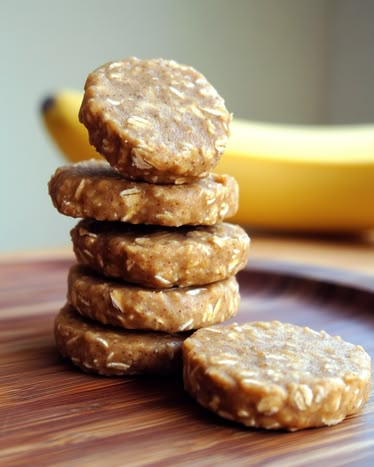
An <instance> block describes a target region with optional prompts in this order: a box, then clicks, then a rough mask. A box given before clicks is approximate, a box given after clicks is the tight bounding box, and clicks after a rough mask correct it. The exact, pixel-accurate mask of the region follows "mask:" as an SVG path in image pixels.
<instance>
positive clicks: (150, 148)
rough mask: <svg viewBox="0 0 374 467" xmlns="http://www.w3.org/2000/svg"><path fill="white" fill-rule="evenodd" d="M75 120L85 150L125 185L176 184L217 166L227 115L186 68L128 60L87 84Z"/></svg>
mask: <svg viewBox="0 0 374 467" xmlns="http://www.w3.org/2000/svg"><path fill="white" fill-rule="evenodd" d="M79 119H80V121H81V122H82V123H83V124H84V125H85V126H86V127H87V129H88V133H89V137H90V143H91V144H93V145H94V146H95V147H96V149H97V151H98V152H99V153H101V154H102V155H103V156H105V157H106V159H107V160H108V162H109V163H110V164H111V165H112V166H113V167H115V168H117V169H118V171H119V172H120V173H121V174H122V175H123V176H124V177H126V178H129V179H133V180H145V181H148V182H151V183H175V184H181V183H189V182H191V181H193V180H196V178H202V177H205V176H206V175H207V174H208V172H209V171H211V170H212V169H213V168H214V167H215V166H216V165H217V163H218V160H219V158H220V156H221V155H222V154H223V151H224V149H225V147H226V143H227V139H228V136H229V123H230V120H231V115H230V114H229V112H228V111H227V109H226V107H225V105H224V101H223V99H222V98H221V97H220V96H219V95H218V93H217V91H216V90H215V89H214V87H213V86H212V85H211V84H210V83H209V82H208V81H207V80H206V79H205V78H204V76H202V75H201V74H200V73H198V72H197V71H196V70H194V69H193V68H192V67H190V66H186V65H180V64H178V63H176V62H174V61H168V60H163V59H153V60H140V59H137V58H129V59H127V60H123V61H117V62H110V63H107V64H105V65H103V66H101V67H100V68H98V69H96V70H95V71H93V72H92V73H91V74H90V75H89V76H88V78H87V81H86V84H85V94H84V98H83V102H82V106H81V109H80V112H79Z"/></svg>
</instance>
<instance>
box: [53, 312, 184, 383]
mask: <svg viewBox="0 0 374 467" xmlns="http://www.w3.org/2000/svg"><path fill="white" fill-rule="evenodd" d="M54 331H55V340H56V345H57V348H58V350H59V352H60V353H61V354H62V355H63V356H64V357H66V358H69V359H70V360H71V361H72V362H73V363H74V364H75V365H77V366H78V367H80V368H81V369H82V370H83V371H85V372H88V373H99V374H101V375H106V376H114V375H118V376H119V375H132V374H143V373H144V374H147V373H160V374H167V373H171V372H175V371H178V370H180V369H181V367H182V361H181V354H182V351H181V346H182V342H183V340H184V339H185V337H186V335H187V334H166V333H157V332H145V331H130V330H125V329H114V328H110V327H105V326H102V325H99V324H97V323H94V322H93V321H90V320H88V319H87V320H85V319H83V318H82V317H81V316H80V315H79V313H78V312H77V311H76V310H74V308H73V307H71V306H70V305H68V304H66V305H65V306H64V307H63V308H62V309H61V311H60V312H59V314H58V315H57V317H56V319H55V328H54Z"/></svg>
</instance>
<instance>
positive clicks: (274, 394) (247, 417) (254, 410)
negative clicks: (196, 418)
mask: <svg viewBox="0 0 374 467" xmlns="http://www.w3.org/2000/svg"><path fill="white" fill-rule="evenodd" d="M183 360H184V385H185V389H186V390H187V391H188V392H189V393H190V394H191V395H192V396H193V397H194V398H196V399H197V401H198V402H199V403H200V404H201V405H202V406H204V407H206V408H208V409H210V410H211V411H213V412H215V413H217V414H218V415H220V416H222V417H224V418H227V419H230V420H235V421H237V422H240V423H242V424H244V425H247V426H250V427H260V428H266V429H284V430H290V431H295V430H300V429H303V428H309V427H317V426H322V425H334V424H336V423H339V422H340V421H342V420H343V419H344V418H345V417H346V416H347V415H350V414H354V413H356V412H358V411H359V410H360V409H361V408H362V406H363V405H364V404H365V402H366V401H367V400H368V397H369V394H370V388H371V362H370V357H369V355H368V354H367V353H366V352H365V351H364V349H363V348H362V347H360V346H356V345H353V344H350V343H347V342H344V341H343V340H342V339H341V338H340V337H332V336H330V335H328V334H327V333H326V332H324V331H321V332H315V331H313V330H311V329H309V328H306V327H304V328H302V327H298V326H295V325H292V324H284V323H280V322H277V321H273V322H255V323H247V324H244V325H241V326H239V325H238V324H233V325H228V326H214V327H211V328H205V329H201V330H199V331H196V332H195V333H194V334H193V335H192V336H191V337H189V338H187V339H186V341H185V342H184V344H183Z"/></svg>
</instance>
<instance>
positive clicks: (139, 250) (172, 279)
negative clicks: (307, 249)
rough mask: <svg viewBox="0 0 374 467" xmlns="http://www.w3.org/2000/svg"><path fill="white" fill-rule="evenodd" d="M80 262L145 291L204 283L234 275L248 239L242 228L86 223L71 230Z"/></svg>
mask: <svg viewBox="0 0 374 467" xmlns="http://www.w3.org/2000/svg"><path fill="white" fill-rule="evenodd" d="M71 237H72V240H73V247H74V253H75V255H76V257H77V260H78V262H80V263H82V264H86V265H88V266H91V267H92V268H93V269H95V270H96V271H97V272H99V273H101V274H103V275H105V276H107V277H114V278H121V279H123V280H125V281H127V282H130V283H135V284H140V285H142V286H145V287H154V288H169V287H174V286H179V287H187V286H191V285H197V286H200V285H203V284H207V283H211V282H215V281H219V280H222V279H226V278H227V277H229V276H232V275H234V274H236V273H237V272H238V271H239V270H240V269H242V268H243V267H244V266H245V265H246V263H247V260H248V255H249V237H248V235H247V233H246V232H245V231H244V230H243V229H242V228H241V227H239V226H238V225H234V224H229V223H222V224H217V225H213V226H205V227H199V226H198V227H176V228H172V227H169V228H167V227H158V226H146V225H131V224H125V223H123V222H97V221H93V220H88V219H85V220H83V221H80V222H79V223H78V224H77V225H76V226H75V227H74V228H73V229H72V231H71Z"/></svg>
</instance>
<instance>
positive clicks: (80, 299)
mask: <svg viewBox="0 0 374 467" xmlns="http://www.w3.org/2000/svg"><path fill="white" fill-rule="evenodd" d="M79 117H80V120H81V121H82V122H83V123H84V125H85V126H86V127H87V129H88V132H89V137H90V142H91V143H92V144H93V145H94V146H95V147H96V149H97V150H98V151H99V152H100V153H101V154H102V155H103V156H104V157H105V158H106V159H107V160H108V162H109V163H107V162H97V161H96V162H95V161H89V162H85V163H79V164H76V165H73V166H67V167H61V168H59V169H57V171H56V173H55V175H54V176H53V177H52V178H51V180H50V182H49V193H50V196H51V198H52V201H53V203H54V206H55V207H56V208H57V209H58V211H59V212H61V213H62V214H65V215H68V216H72V217H77V218H83V220H82V221H80V222H79V223H78V224H77V226H76V227H75V228H73V230H72V232H71V235H72V241H73V247H74V252H75V255H76V258H77V261H78V263H79V264H78V265H74V266H73V267H72V268H71V270H70V273H69V278H68V304H67V305H65V307H64V308H63V309H62V310H61V311H60V313H59V315H58V316H57V318H56V322H55V336H56V343H57V346H58V348H59V350H60V352H61V353H62V354H63V355H64V356H66V357H68V358H70V359H71V360H72V362H73V363H74V364H76V365H78V366H79V367H81V368H82V369H83V370H84V371H92V372H97V373H100V374H104V375H113V374H116V375H118V374H134V373H152V372H156V373H166V372H170V371H174V370H176V369H178V368H179V369H180V367H181V346H182V342H183V340H184V339H185V337H187V336H188V335H189V334H190V333H189V332H188V331H191V330H194V329H198V328H201V327H206V326H209V325H212V324H216V323H220V322H222V321H225V320H227V319H228V318H230V317H232V316H234V315H235V314H236V312H237V310H238V306H239V290H238V284H237V281H236V279H235V274H236V273H237V272H238V271H239V270H240V269H242V268H243V267H244V265H245V264H246V262H247V259H248V250H249V238H248V236H247V234H246V232H245V231H244V230H243V229H242V228H240V227H239V226H236V225H233V224H229V223H225V222H223V221H224V220H225V219H226V218H227V217H230V216H231V215H233V214H234V213H235V212H236V210H237V208H238V186H237V183H236V181H235V180H234V179H233V178H232V177H230V176H228V175H216V174H213V173H211V170H212V169H213V168H214V166H215V165H216V164H217V162H218V160H219V158H220V156H221V155H222V153H223V151H224V149H225V145H226V142H227V139H228V137H229V123H230V120H231V115H230V114H229V113H228V112H227V110H226V108H225V106H224V102H223V99H222V98H221V97H220V96H219V95H218V94H217V92H216V90H215V89H214V88H213V87H212V86H211V85H210V84H209V83H208V82H207V80H206V79H205V78H204V77H203V76H202V75H201V74H200V73H198V72H197V71H196V70H194V69H193V68H191V67H188V66H184V65H179V64H177V63H176V62H174V61H166V60H161V59H160V60H139V59H136V58H130V59H128V60H124V61H120V62H112V63H108V64H106V65H104V66H102V67H100V68H98V69H97V70H95V71H94V72H93V73H91V74H90V75H89V76H88V78H87V81H86V85H85V95H84V98H83V102H82V106H81V110H80V114H79Z"/></svg>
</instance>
